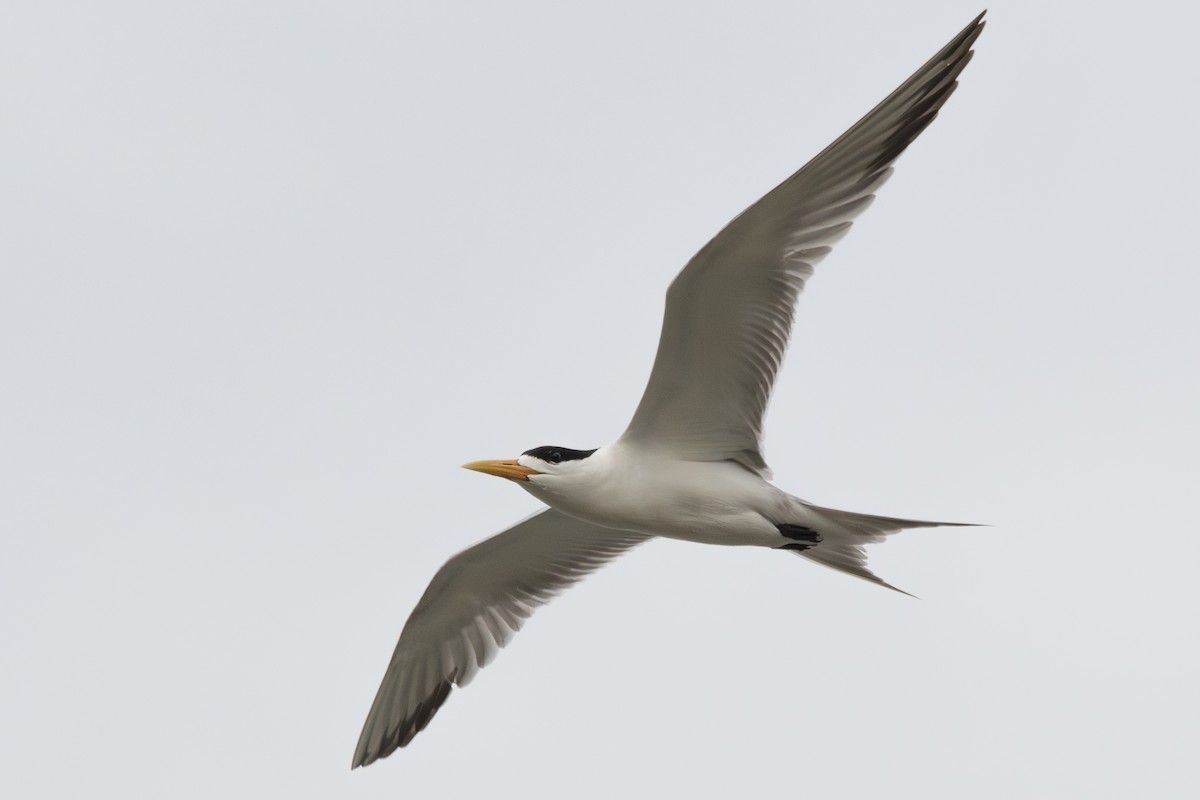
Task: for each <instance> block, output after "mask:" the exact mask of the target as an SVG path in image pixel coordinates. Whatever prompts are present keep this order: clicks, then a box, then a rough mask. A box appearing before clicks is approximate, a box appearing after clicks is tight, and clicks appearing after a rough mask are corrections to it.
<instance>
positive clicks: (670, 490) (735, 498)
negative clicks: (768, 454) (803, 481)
mask: <svg viewBox="0 0 1200 800" xmlns="http://www.w3.org/2000/svg"><path fill="white" fill-rule="evenodd" d="M618 447H619V445H613V446H610V447H607V448H601V449H600V450H598V451H597V452H596V453H595V454H594V455H592V456H591V457H590V458H588V459H586V461H587V462H592V463H590V464H587V465H586V470H580V471H579V472H578V474H572V475H567V474H564V475H563V476H562V478H561V479H558V480H555V479H554V476H550V475H546V476H534V478H533V479H532V480H531V481H528V482H523V483H522V486H524V488H526V489H527V490H528V491H529V492H530V493H531V494H533V495H534V496H536V497H537V498H538V499H539V500H541V501H542V502H544V503H546V504H547V505H549V506H551V507H553V508H556V509H558V510H559V511H562V512H563V513H564V514H570V515H571V516H573V517H577V518H578V519H582V520H585V521H587V522H591V523H593V524H595V525H602V526H604V527H608V528H620V529H623V530H635V531H640V532H642V533H649V534H653V535H656V536H665V537H668V538H672V539H685V540H687V541H692V542H701V543H704V544H723V545H757V546H760V547H778V546H779V544H780V533H779V530H778V528H776V524H777V523H779V522H789V521H792V520H790V519H789V518H788V516H789V509H790V507H791V503H790V498H789V497H788V496H787V495H786V494H784V493H783V492H781V491H779V490H778V489H776V488H775V487H773V486H771V485H770V484H769V483H767V482H766V481H764V480H763V479H762V478H760V477H758V476H757V475H755V474H753V473H751V472H749V471H747V470H746V469H745V468H743V467H741V466H738V465H737V464H734V463H732V462H724V461H722V462H698V461H675V460H668V459H664V458H661V457H654V456H653V455H651V456H650V457H644V456H642V454H640V453H638V452H636V451H632V452H631V451H629V450H628V449H617V448H618Z"/></svg>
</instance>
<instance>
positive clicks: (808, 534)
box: [775, 522, 821, 550]
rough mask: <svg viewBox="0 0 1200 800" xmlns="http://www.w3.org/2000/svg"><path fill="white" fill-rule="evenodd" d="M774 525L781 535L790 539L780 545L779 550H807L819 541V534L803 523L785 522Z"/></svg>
mask: <svg viewBox="0 0 1200 800" xmlns="http://www.w3.org/2000/svg"><path fill="white" fill-rule="evenodd" d="M775 527H776V528H778V529H779V533H780V534H781V535H783V536H784V537H786V538H788V539H791V540H792V541H790V542H788V543H786V544H782V545H780V546H779V548H778V549H780V550H807V549H809V548H810V547H815V546H816V545H818V544H820V543H821V534H819V533H817V532H816V531H814V530H813V529H812V528H806V527H804V526H803V525H790V524H788V523H786V522H785V523H782V524H780V525H776V526H775Z"/></svg>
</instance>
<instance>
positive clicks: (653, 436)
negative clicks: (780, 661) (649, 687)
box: [351, 14, 984, 767]
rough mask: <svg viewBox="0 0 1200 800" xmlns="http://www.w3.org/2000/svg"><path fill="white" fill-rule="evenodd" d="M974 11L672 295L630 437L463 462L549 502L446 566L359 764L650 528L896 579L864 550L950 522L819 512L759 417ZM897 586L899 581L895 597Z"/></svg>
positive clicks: (706, 251)
mask: <svg viewBox="0 0 1200 800" xmlns="http://www.w3.org/2000/svg"><path fill="white" fill-rule="evenodd" d="M983 26H984V22H983V14H980V15H979V16H978V17H976V18H975V19H974V20H973V21H972V22H971V24H970V25H968V26H967V27H966V28H965V29H963V31H962V32H961V33H959V34H958V35H957V36H955V37H954V39H953V40H951V41H950V43H949V44H947V45H946V46H945V47H944V48H942V49H941V51H939V52H938V54H937V55H935V56H934V57H933V58H932V59H931V60H930V61H929V62H928V63H927V64H925V66H923V67H921V68H920V69H919V70H917V72H916V73H915V74H913V76H912V77H910V78H909V79H908V80H907V81H905V82H904V83H903V84H901V85H900V87H899V88H898V89H896V91H894V92H892V94H891V95H889V96H888V97H887V99H885V100H884V101H883V102H882V103H880V104H879V105H878V106H876V107H875V108H874V109H873V110H872V111H871V112H870V113H869V114H867V115H866V116H865V117H863V118H862V119H861V120H860V121H859V122H858V123H857V124H856V125H854V127H852V128H850V130H848V131H846V132H845V133H844V134H842V136H841V137H839V138H838V139H837V141H835V142H834V143H833V144H831V145H830V146H829V147H827V148H825V150H823V151H822V152H821V153H820V154H819V155H818V156H817V157H816V158H814V159H813V160H812V161H810V162H808V164H806V165H805V166H804V167H803V168H802V169H800V171H798V172H796V173H795V174H794V175H792V176H791V177H790V178H788V179H787V180H785V181H784V182H783V183H781V184H780V185H779V186H777V187H776V188H775V189H774V190H772V191H771V192H770V193H768V194H767V195H766V196H765V197H763V198H762V199H761V200H759V201H758V202H757V203H755V204H754V205H752V206H750V208H748V209H746V210H745V211H744V212H742V213H741V214H740V215H739V216H738V217H737V218H735V219H734V220H733V221H732V222H730V223H729V224H728V225H727V226H726V227H725V228H724V230H722V231H721V232H720V233H718V234H717V235H716V236H715V237H714V238H713V240H712V241H710V242H709V243H708V244H707V245H705V246H704V247H703V248H702V249H701V250H700V252H699V253H697V254H696V255H695V256H694V257H693V258H692V260H691V261H689V262H688V264H687V266H685V267H684V268H683V270H682V271H681V272H680V273H679V275H678V277H676V278H675V281H674V282H673V283H672V284H671V286H670V288H669V289H668V291H667V303H666V313H665V316H664V318H663V327H662V335H661V337H660V339H659V344H658V354H657V356H656V357H655V360H654V369H653V371H652V372H651V374H650V381H649V383H648V384H647V386H646V391H645V394H644V395H643V396H642V401H641V403H640V404H639V405H638V408H637V411H636V413H634V415H633V421H632V422H630V424H629V428H628V429H627V430H626V431H625V433H624V434H623V435H622V436H621V438H620V439H618V440H617V441H616V442H614V443H613V444H611V445H608V446H607V447H601V448H598V449H595V450H572V449H570V448H566V447H537V448H534V449H533V450H527V451H526V452H525V453H523V454H522V455H521V456H520V457H519V458H516V459H513V460H504V461H475V462H472V463H470V464H466V465H464V466H465V467H466V468H467V469H472V470H477V471H479V472H484V473H487V474H490V475H497V476H499V477H502V478H507V479H509V480H511V481H513V482H514V483H516V484H517V485H518V486H520V487H522V488H523V489H525V490H526V491H528V492H529V493H530V494H532V495H533V496H534V497H536V498H538V499H539V500H541V501H542V502H544V503H545V504H546V505H547V506H549V507H548V508H544V509H542V510H541V511H539V512H537V513H535V514H534V515H533V516H531V517H528V518H527V519H524V520H522V521H521V522H518V523H517V524H516V525H514V526H512V527H511V528H509V529H508V530H505V531H503V532H502V533H499V534H497V535H495V536H493V537H492V538H490V539H486V540H484V541H483V542H480V543H479V544H477V545H475V546H474V547H470V548H468V549H467V550H464V551H463V552H461V553H459V554H458V555H456V556H454V557H453V558H451V559H450V560H449V561H447V562H446V564H445V565H444V566H443V567H442V568H441V569H440V570H438V572H437V574H436V575H434V576H433V580H432V581H431V582H430V584H429V588H427V589H426V590H425V594H424V595H423V596H422V597H421V599H420V601H419V602H418V603H417V605H416V608H414V609H413V612H412V614H411V616H409V618H408V622H407V623H406V624H405V626H404V630H403V632H402V633H401V634H400V641H399V642H398V643H397V645H396V650H395V653H394V654H393V655H392V660H391V663H390V664H389V665H388V669H387V673H386V674H385V675H384V678H383V684H382V685H381V686H380V687H379V692H378V694H377V695H376V696H375V702H374V704H372V706H371V710H370V713H368V715H367V720H366V724H365V725H364V726H363V730H362V735H361V736H360V738H359V740H358V746H357V748H356V749H355V751H354V760H353V762H352V765H351V766H352V767H358V766H363V765H366V764H370V763H372V762H374V761H376V760H377V759H380V758H384V757H385V756H387V755H389V754H391V753H392V752H393V751H395V750H396V748H398V747H404V746H405V745H407V744H408V743H409V742H410V741H412V738H413V737H414V736H415V735H416V734H417V733H418V732H420V731H421V730H423V729H424V728H425V726H426V725H427V724H428V723H429V720H430V719H432V718H433V715H434V714H435V713H437V710H438V708H439V707H440V706H441V705H442V703H444V702H445V701H446V698H447V696H448V695H449V694H450V688H451V686H452V685H457V686H465V685H466V684H467V683H468V682H469V681H470V680H471V679H472V677H474V675H475V673H476V672H477V671H478V669H479V668H480V667H482V666H484V665H486V664H487V663H488V662H489V661H490V660H491V659H492V657H493V656H494V655H495V654H496V652H497V651H498V650H499V648H501V647H503V646H504V645H506V644H508V641H509V640H510V639H511V638H512V636H513V634H515V633H516V631H517V630H518V629H519V628H520V627H521V625H522V623H524V621H525V620H526V619H527V618H528V617H529V616H530V614H532V613H533V611H534V609H536V608H537V607H539V606H541V605H543V604H544V603H546V602H547V601H549V600H550V598H551V597H553V596H554V595H555V594H557V593H558V592H560V591H562V590H563V589H565V588H567V587H568V586H570V585H572V584H574V583H575V582H577V581H579V580H580V579H581V578H583V577H584V576H585V575H587V574H588V573H590V572H592V571H593V570H595V569H597V568H599V567H600V566H602V565H604V564H605V563H607V562H608V561H610V560H612V559H613V558H616V557H617V556H619V555H621V554H622V553H624V552H625V551H627V550H629V549H631V548H633V547H635V546H637V545H638V544H640V543H642V542H644V541H646V540H647V539H651V538H653V537H656V536H661V537H668V538H672V539H683V540H686V541H690V542H702V543H704V544H720V545H753V546H758V547H769V548H774V549H776V550H785V551H790V552H792V553H796V554H797V555H800V556H803V557H804V558H807V559H809V560H811V561H816V562H818V563H820V564H824V565H825V566H827V567H832V568H833V569H837V570H841V571H843V572H848V573H850V574H851V575H856V576H858V577H860V578H864V579H866V580H868V581H873V582H874V583H877V584H880V585H882V586H887V587H888V588H893V589H894V588H895V587H892V586H890V585H889V584H887V583H885V582H884V581H882V580H881V579H880V578H878V577H876V576H875V574H874V573H872V572H871V571H870V570H868V569H867V566H866V556H865V552H864V549H863V545H865V544H869V543H872V542H879V541H881V540H883V539H884V538H885V537H886V536H888V535H889V534H892V533H895V532H897V531H900V530H903V529H906V528H924V527H932V526H937V525H944V524H954V523H938V522H921V521H917V520H908V519H895V518H891V517H877V516H872V515H869V514H856V513H852V512H848V511H838V510H835V509H831V508H823V507H821V506H817V505H813V504H811V503H807V502H805V501H803V500H800V499H799V498H797V497H793V496H792V495H790V494H787V493H786V492H783V491H781V490H780V489H777V488H776V487H775V486H773V485H771V484H770V483H768V482H767V479H768V478H769V477H770V473H769V471H768V469H767V465H766V463H765V462H764V461H763V457H762V452H761V433H762V421H763V414H764V412H765V411H766V408H767V400H768V398H769V396H770V393H771V386H772V384H773V382H774V380H775V373H776V372H777V371H778V369H779V366H780V363H781V362H782V360H783V354H784V350H785V348H786V346H787V342H788V336H789V334H790V332H791V327H792V314H793V309H794V307H795V303H796V298H797V296H798V295H799V294H800V291H801V290H802V289H803V288H804V285H805V282H806V281H807V280H808V278H809V277H810V276H811V275H812V274H813V266H814V265H815V264H816V263H817V262H818V261H820V260H821V259H823V258H824V257H825V256H826V255H828V254H829V252H830V249H831V245H833V244H834V243H835V242H837V241H838V240H839V239H841V238H842V236H844V235H845V234H846V232H847V231H848V230H849V229H850V225H851V223H852V221H853V220H854V218H855V217H857V216H858V215H859V214H860V213H862V211H863V210H864V209H866V207H867V206H868V205H870V203H871V201H872V200H873V199H874V196H875V192H876V191H877V190H878V189H879V187H880V186H882V185H883V183H884V181H886V180H887V179H888V178H889V177H890V176H891V174H892V163H893V162H894V161H895V160H896V158H897V157H899V155H900V154H901V153H902V152H904V149H905V148H906V147H908V145H909V143H911V142H912V141H913V140H914V139H915V138H916V137H917V135H918V134H920V133H921V131H922V130H924V129H925V126H926V125H928V124H929V123H930V122H931V121H933V118H934V117H936V116H937V113H938V109H939V108H941V106H942V104H943V103H945V102H946V99H947V98H948V97H949V96H950V95H951V93H952V92H953V91H954V89H955V87H956V86H957V85H958V84H957V80H956V79H957V77H958V75H959V73H960V72H962V70H963V68H964V67H966V65H967V63H968V62H969V61H970V60H971V55H972V53H973V51H972V50H971V45H972V44H973V43H974V41H975V39H976V38H977V37H978V36H979V34H980V32H981V31H982V30H983ZM897 591H899V590H897Z"/></svg>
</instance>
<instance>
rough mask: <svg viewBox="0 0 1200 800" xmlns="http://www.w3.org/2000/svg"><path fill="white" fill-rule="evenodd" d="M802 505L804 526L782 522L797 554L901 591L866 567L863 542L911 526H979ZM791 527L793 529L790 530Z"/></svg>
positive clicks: (800, 502)
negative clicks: (792, 540) (878, 515)
mask: <svg viewBox="0 0 1200 800" xmlns="http://www.w3.org/2000/svg"><path fill="white" fill-rule="evenodd" d="M796 502H797V503H798V504H799V505H800V506H801V507H802V516H803V518H804V519H805V520H806V521H805V523H804V526H803V527H801V526H798V525H797V526H791V525H780V526H779V528H780V533H781V534H783V535H784V536H785V537H788V538H792V539H794V540H795V544H786V545H783V547H784V548H786V549H789V550H792V551H793V552H795V553H796V554H797V555H800V556H804V557H805V558H807V559H809V560H810V561H815V562H817V563H818V564H823V565H825V566H827V567H830V568H832V569H836V570H839V571H841V572H847V573H849V574H851V575H854V576H855V577H857V578H862V579H863V580H866V581H870V582H871V583H877V584H879V585H880V586H886V587H887V588H889V589H893V590H895V591H897V592H900V593H901V594H908V596H909V597H913V596H914V595H911V594H909V593H908V592H906V591H904V590H903V589H897V588H896V587H895V586H892V585H891V584H890V583H888V582H887V581H885V580H883V579H882V578H880V577H879V576H878V575H876V574H875V573H874V572H871V570H869V569H867V551H866V548H865V547H864V545H868V544H873V543H875V542H882V541H883V540H884V539H886V538H887V537H888V536H891V535H892V534H893V533H898V532H899V531H902V530H906V529H908V528H938V527H945V526H953V527H976V526H975V525H973V524H972V523H964V522H929V521H926V520H918V519H899V518H898V517H877V516H875V515H874V514H857V513H855V512H853V511H841V510H838V509H836V508H824V507H822V506H814V505H812V504H811V503H805V502H803V501H801V500H797V501H796ZM788 529H791V531H792V532H791V533H789V530H788Z"/></svg>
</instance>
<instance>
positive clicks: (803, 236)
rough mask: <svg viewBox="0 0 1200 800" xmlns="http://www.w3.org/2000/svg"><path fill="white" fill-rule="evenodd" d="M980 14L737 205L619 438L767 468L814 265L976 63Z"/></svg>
mask: <svg viewBox="0 0 1200 800" xmlns="http://www.w3.org/2000/svg"><path fill="white" fill-rule="evenodd" d="M983 26H984V22H983V15H982V14H980V15H979V16H978V17H976V18H975V20H974V21H973V22H972V23H971V24H970V25H968V26H967V27H966V28H964V29H963V31H962V32H961V33H959V34H958V36H956V37H954V39H953V40H952V41H951V42H950V43H949V44H947V45H946V46H945V47H944V48H942V50H941V51H940V52H939V53H938V54H937V55H935V56H934V57H933V58H932V59H931V60H930V61H929V63H927V64H926V65H925V66H923V67H921V68H920V69H919V70H917V71H916V73H915V74H913V76H912V77H910V78H909V79H908V80H907V81H905V82H904V83H903V84H902V85H901V86H900V88H898V89H896V91H894V92H892V94H891V95H889V96H888V97H887V99H886V100H884V101H883V102H882V103H880V104H879V105H878V106H876V107H875V108H874V109H872V111H871V112H870V113H869V114H867V115H866V116H865V117H863V118H862V119H861V120H859V121H858V123H857V124H856V125H855V126H854V127H852V128H851V129H850V130H848V131H846V132H845V133H844V134H842V135H841V137H839V138H838V139H837V141H835V142H834V143H833V144H831V145H830V146H829V147H827V148H825V150H823V151H822V152H821V153H820V155H818V156H817V157H816V158H814V159H813V160H812V161H810V162H808V164H806V165H805V166H804V167H802V168H801V169H800V170H799V171H798V172H796V173H795V174H794V175H792V176H791V177H790V178H788V179H787V180H785V181H784V182H783V183H781V184H780V185H779V186H777V187H776V188H775V189H774V190H772V191H771V192H770V193H769V194H767V195H766V196H765V197H763V198H762V199H761V200H759V201H758V202H757V203H755V204H754V205H752V206H750V208H748V209H746V210H745V211H743V212H742V213H741V214H740V215H739V216H738V217H736V218H735V219H734V220H733V221H732V222H730V223H729V224H728V225H727V226H725V228H724V229H723V230H722V231H721V232H720V233H718V234H717V235H716V236H715V237H714V238H713V240H712V241H710V242H709V243H708V244H707V245H705V246H704V248H703V249H701V250H700V252H699V253H697V254H696V255H695V256H694V257H693V258H692V260H691V261H689V262H688V264H687V266H686V267H684V268H683V271H682V272H680V273H679V275H678V276H677V277H676V278H675V280H674V282H672V284H671V287H670V289H668V290H667V307H666V313H665V315H664V317H663V327H662V335H661V337H660V338H659V343H658V354H657V356H656V357H655V359H654V369H653V371H652V372H651V374H650V381H649V383H648V384H647V386H646V392H645V394H644V395H643V396H642V401H641V403H640V404H639V405H638V408H637V411H636V413H635V414H634V416H633V421H632V422H630V424H629V428H628V429H627V430H626V432H625V434H624V436H623V437H622V438H623V440H624V441H627V442H631V443H646V444H649V445H652V446H654V447H656V448H662V449H669V450H670V451H672V452H674V453H676V454H678V455H679V456H680V457H683V458H690V459H694V460H698V461H723V460H733V461H737V462H739V463H741V464H742V465H744V466H745V467H747V468H748V469H750V470H753V471H755V472H757V473H759V474H761V475H763V476H764V477H767V476H768V474H769V471H768V469H767V465H766V462H765V461H764V460H763V457H762V454H761V452H760V440H761V436H762V420H763V415H764V413H765V412H766V409H767V402H768V400H769V399H770V395H771V387H772V385H773V384H774V382H775V373H776V372H777V371H778V370H779V365H780V363H781V362H782V360H783V354H784V351H785V350H786V348H787V342H788V337H789V336H790V334H791V329H792V316H793V312H794V309H795V304H796V298H797V297H798V296H799V294H800V291H801V290H802V289H803V288H804V283H805V281H806V280H808V278H809V276H811V275H812V273H813V266H814V265H815V264H816V263H817V262H818V261H820V260H821V259H822V258H824V257H825V256H826V255H828V254H829V252H830V249H831V246H832V245H833V244H834V243H835V242H836V241H838V240H839V239H840V238H841V237H842V236H844V235H845V234H846V232H847V231H848V230H849V228H850V225H851V223H852V221H853V220H854V218H855V217H857V216H858V215H859V214H860V213H862V211H863V210H864V209H865V208H866V207H867V206H868V205H870V203H871V201H872V200H873V199H874V197H875V191H876V190H877V189H878V188H879V187H880V186H881V185H882V184H883V183H884V181H886V180H887V179H888V177H889V176H890V175H891V173H892V166H891V165H892V163H893V162H894V161H895V160H896V159H897V158H898V157H899V155H900V154H901V153H903V152H904V150H905V148H907V147H908V145H909V144H910V143H911V142H912V141H913V140H914V139H916V138H917V136H918V134H920V133H921V131H923V130H924V129H925V126H926V125H928V124H929V123H930V122H932V121H933V119H934V117H936V116H937V112H938V109H939V108H941V107H942V104H943V103H945V102H946V99H947V98H948V97H949V96H950V95H951V93H952V92H953V91H954V89H955V87H956V86H957V85H958V83H957V80H956V79H957V77H958V74H959V73H960V72H962V70H963V68H964V67H966V65H967V63H968V62H969V61H970V60H971V55H972V53H973V51H972V50H971V45H972V44H973V43H974V41H975V39H976V38H978V36H979V34H980V32H981V31H982V30H983Z"/></svg>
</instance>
